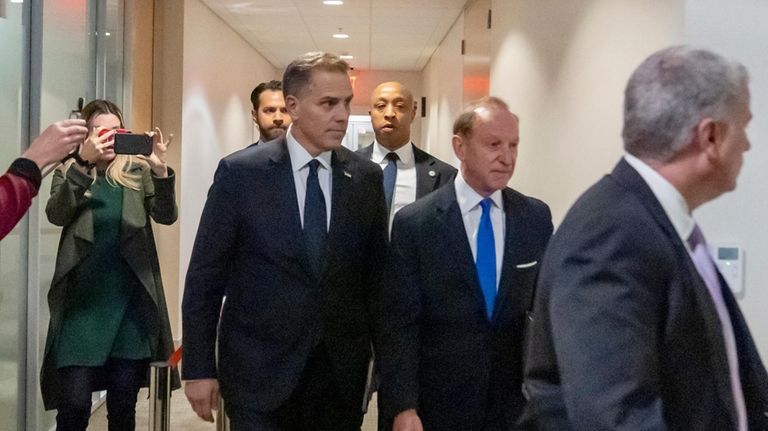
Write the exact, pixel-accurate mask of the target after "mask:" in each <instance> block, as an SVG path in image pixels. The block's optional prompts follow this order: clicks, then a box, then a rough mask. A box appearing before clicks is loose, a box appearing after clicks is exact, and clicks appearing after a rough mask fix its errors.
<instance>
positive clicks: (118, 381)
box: [56, 358, 149, 431]
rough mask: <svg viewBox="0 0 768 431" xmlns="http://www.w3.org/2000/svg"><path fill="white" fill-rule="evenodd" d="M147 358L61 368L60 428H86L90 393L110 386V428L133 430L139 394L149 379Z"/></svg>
mask: <svg viewBox="0 0 768 431" xmlns="http://www.w3.org/2000/svg"><path fill="white" fill-rule="evenodd" d="M148 364H149V361H147V360H140V361H134V360H129V359H117V358H109V359H108V360H107V363H106V364H104V366H103V367H62V368H59V383H60V387H59V391H60V396H59V399H60V400H61V401H60V403H59V407H58V411H57V413H56V430H57V431H85V429H86V428H87V427H88V419H89V418H90V416H91V394H92V393H93V392H94V391H95V390H98V389H99V388H104V387H106V389H107V420H108V422H109V431H129V430H130V431H134V430H135V428H136V397H137V395H138V394H139V389H140V388H141V384H142V383H143V382H144V381H146V378H147V372H148Z"/></svg>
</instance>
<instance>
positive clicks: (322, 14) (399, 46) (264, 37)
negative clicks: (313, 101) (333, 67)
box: [202, 0, 466, 71]
mask: <svg viewBox="0 0 768 431" xmlns="http://www.w3.org/2000/svg"><path fill="white" fill-rule="evenodd" d="M202 1H203V3H205V4H206V5H208V7H210V8H211V10H212V11H214V13H216V14H217V15H218V16H219V17H220V18H221V19H222V20H224V21H225V22H226V23H227V24H229V25H230V26H231V27H232V28H233V29H234V30H235V31H237V32H238V33H240V35H242V37H243V38H244V39H245V40H247V41H248V42H249V43H250V44H251V45H253V47H254V48H255V49H256V50H258V51H259V52H260V53H261V54H262V55H263V56H264V57H265V58H266V59H267V60H268V61H270V62H271V63H272V64H273V65H275V66H276V67H278V68H283V67H285V66H286V65H287V64H288V63H290V62H291V61H292V60H293V59H294V58H296V57H297V56H299V55H301V54H303V53H305V52H308V51H314V50H324V51H330V52H335V53H339V54H351V55H353V56H354V57H355V58H354V59H353V60H351V61H350V64H351V65H352V66H354V67H355V68H356V69H382V70H404V71H413V70H421V69H422V68H423V67H424V65H425V64H426V62H427V61H428V59H429V57H430V56H431V55H432V53H433V52H434V50H435V49H436V48H437V44H438V43H439V42H440V41H441V40H442V39H443V37H444V35H445V34H446V33H447V32H448V30H449V29H450V27H451V25H452V24H453V22H454V21H455V20H456V18H457V17H458V16H459V14H460V13H461V11H462V10H463V9H464V5H465V3H466V0H344V5H342V6H326V5H323V4H322V0H278V1H275V0H252V1H242V0H202ZM339 28H341V29H342V31H343V32H345V33H348V34H349V35H350V38H349V39H344V40H337V39H333V38H332V37H331V35H332V34H333V33H335V32H337V31H338V29H339Z"/></svg>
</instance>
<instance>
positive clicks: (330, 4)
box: [323, 0, 344, 6]
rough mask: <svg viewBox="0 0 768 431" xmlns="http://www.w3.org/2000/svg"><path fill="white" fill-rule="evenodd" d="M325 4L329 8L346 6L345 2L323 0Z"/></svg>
mask: <svg viewBox="0 0 768 431" xmlns="http://www.w3.org/2000/svg"><path fill="white" fill-rule="evenodd" d="M323 4H326V5H328V6H341V5H343V4H344V2H343V1H341V0H323Z"/></svg>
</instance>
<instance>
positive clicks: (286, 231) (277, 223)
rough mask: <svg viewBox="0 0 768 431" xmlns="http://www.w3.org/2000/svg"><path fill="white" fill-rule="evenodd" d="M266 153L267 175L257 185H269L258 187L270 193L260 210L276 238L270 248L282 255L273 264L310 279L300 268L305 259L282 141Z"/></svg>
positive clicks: (285, 144) (285, 146) (290, 171)
mask: <svg viewBox="0 0 768 431" xmlns="http://www.w3.org/2000/svg"><path fill="white" fill-rule="evenodd" d="M267 145H270V144H267ZM270 150H272V151H273V152H272V154H270V156H269V159H268V162H267V163H268V173H267V175H265V176H264V178H263V179H262V180H261V181H265V182H269V184H265V185H264V187H262V189H263V190H269V191H270V193H269V195H268V197H267V198H266V199H264V200H263V202H268V203H269V204H268V205H265V207H266V208H264V211H265V218H266V219H267V220H269V221H270V222H269V224H268V226H269V228H270V229H274V232H272V235H270V236H271V237H273V238H277V241H275V242H276V244H274V245H275V249H276V251H277V252H278V253H280V254H282V257H277V258H276V261H278V262H282V263H283V264H285V265H287V266H288V268H289V269H292V270H296V269H298V270H299V271H300V272H302V273H305V274H307V275H309V276H311V274H310V272H309V271H308V267H307V265H305V264H304V262H307V259H308V256H307V250H306V245H305V244H304V233H303V230H302V226H301V216H300V215H299V203H298V198H297V197H296V184H295V181H294V178H293V167H292V165H291V158H290V156H289V155H288V147H287V143H286V142H285V138H283V141H282V142H277V145H275V146H274V147H271V148H270ZM290 263H294V264H295V265H290Z"/></svg>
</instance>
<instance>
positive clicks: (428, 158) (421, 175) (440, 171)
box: [357, 144, 457, 199]
mask: <svg viewBox="0 0 768 431" xmlns="http://www.w3.org/2000/svg"><path fill="white" fill-rule="evenodd" d="M409 145H411V146H412V147H413V157H414V161H415V162H416V199H419V198H420V197H423V196H425V195H427V194H428V193H430V192H432V191H434V190H437V189H438V188H440V187H442V186H444V185H445V184H453V179H454V178H455V177H456V172H457V171H456V168H454V167H453V166H451V165H449V164H448V163H445V162H443V161H442V160H440V159H437V158H436V157H434V156H432V155H431V154H429V153H427V152H426V151H424V150H422V149H420V148H419V147H417V146H416V145H413V144H409ZM357 154H360V155H361V156H363V157H365V158H366V159H368V160H370V159H371V155H372V154H373V144H371V145H368V146H367V147H364V148H361V149H359V150H357Z"/></svg>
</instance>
